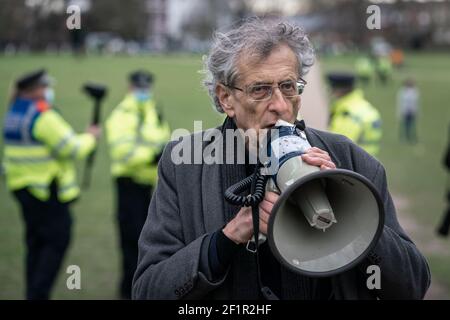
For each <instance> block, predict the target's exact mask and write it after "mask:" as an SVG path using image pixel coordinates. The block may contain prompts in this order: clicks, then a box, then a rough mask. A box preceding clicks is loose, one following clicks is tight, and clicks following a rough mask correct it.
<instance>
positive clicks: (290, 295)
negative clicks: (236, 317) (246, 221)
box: [221, 117, 318, 300]
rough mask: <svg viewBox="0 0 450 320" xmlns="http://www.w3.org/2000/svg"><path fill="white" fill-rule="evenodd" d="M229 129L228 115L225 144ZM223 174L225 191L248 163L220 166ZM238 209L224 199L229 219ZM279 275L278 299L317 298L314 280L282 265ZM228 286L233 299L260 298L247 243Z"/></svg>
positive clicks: (224, 136) (228, 279)
mask: <svg viewBox="0 0 450 320" xmlns="http://www.w3.org/2000/svg"><path fill="white" fill-rule="evenodd" d="M226 129H236V125H235V123H234V121H233V120H232V119H230V118H228V117H227V118H226V119H225V121H224V123H223V125H222V136H223V141H224V146H225V144H226V141H225V140H226V135H225V130H226ZM235 154H236V150H235ZM221 176H222V191H223V192H225V190H226V189H227V188H228V187H230V186H231V185H233V184H235V183H237V182H239V181H241V180H242V179H244V178H245V177H246V176H247V175H246V166H245V165H237V164H226V163H225V164H223V165H221ZM239 209H240V208H239V207H237V206H233V205H231V204H229V203H228V202H227V201H224V212H225V214H226V217H227V221H230V220H231V219H233V217H234V216H235V215H236V214H237V213H238V211H239ZM263 263H264V261H260V264H263ZM279 278H280V279H281V286H280V287H281V296H280V297H279V298H282V299H299V300H304V299H312V297H318V296H317V293H316V291H317V289H318V286H317V284H318V282H317V281H315V280H314V279H311V278H306V277H303V276H301V275H297V274H295V273H293V272H291V271H290V270H288V269H287V268H285V267H283V266H282V265H281V266H280V276H279ZM226 285H227V286H228V292H229V293H230V296H231V297H233V299H252V300H253V299H260V293H259V291H258V284H257V277H256V261H255V255H254V254H253V253H251V252H249V251H247V250H246V248H245V246H242V247H241V248H240V250H239V251H238V252H237V253H236V256H235V259H234V260H233V264H232V266H231V270H230V274H229V276H228V278H227V280H226Z"/></svg>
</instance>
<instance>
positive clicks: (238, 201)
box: [224, 170, 268, 207]
mask: <svg viewBox="0 0 450 320" xmlns="http://www.w3.org/2000/svg"><path fill="white" fill-rule="evenodd" d="M267 179H268V176H266V175H262V174H261V172H260V170H257V171H256V172H255V173H254V174H253V175H251V176H249V177H247V178H245V179H244V180H242V181H239V182H238V183H236V184H234V185H232V186H231V187H229V188H228V189H227V190H226V191H225V195H224V197H225V200H227V201H228V202H229V203H231V204H234V205H237V206H245V207H251V206H255V205H258V204H259V203H260V202H261V201H262V200H263V198H264V192H265V188H266V183H267ZM253 181H254V182H255V191H254V192H253V194H249V195H247V196H240V195H239V194H240V193H242V192H244V191H245V190H247V189H249V188H250V187H251V185H252V183H253Z"/></svg>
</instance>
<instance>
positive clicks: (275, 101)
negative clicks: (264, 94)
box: [269, 87, 289, 114]
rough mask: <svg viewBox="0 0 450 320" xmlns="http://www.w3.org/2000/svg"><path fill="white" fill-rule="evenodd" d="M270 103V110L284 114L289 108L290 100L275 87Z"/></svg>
mask: <svg viewBox="0 0 450 320" xmlns="http://www.w3.org/2000/svg"><path fill="white" fill-rule="evenodd" d="M269 103H270V105H269V110H270V111H274V112H277V113H279V114H282V113H284V112H286V111H287V110H288V109H289V103H288V101H287V100H286V98H285V97H284V96H283V94H282V93H281V91H280V89H279V88H277V87H276V88H274V89H273V91H272V97H270V101H269Z"/></svg>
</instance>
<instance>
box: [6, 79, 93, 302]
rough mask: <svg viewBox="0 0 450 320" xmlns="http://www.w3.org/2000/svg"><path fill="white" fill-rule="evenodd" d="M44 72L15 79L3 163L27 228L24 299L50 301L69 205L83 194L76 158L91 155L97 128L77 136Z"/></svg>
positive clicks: (65, 240)
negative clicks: (58, 107) (54, 104)
mask: <svg viewBox="0 0 450 320" xmlns="http://www.w3.org/2000/svg"><path fill="white" fill-rule="evenodd" d="M50 84H51V81H50V78H49V76H48V75H47V73H46V71H45V70H39V71H35V72H33V73H30V74H27V75H25V76H23V77H22V78H20V79H19V80H18V81H17V82H16V92H15V94H14V97H13V100H12V102H11V106H10V107H9V110H8V112H7V114H6V117H5V121H4V142H5V149H4V167H5V175H6V182H7V186H8V188H9V189H10V190H11V191H12V192H13V194H14V196H15V198H16V199H17V201H18V202H19V204H20V207H21V209H22V214H23V218H24V222H25V227H26V245H27V250H26V297H27V299H48V298H49V296H50V291H51V288H52V285H53V283H54V281H55V278H56V276H57V273H58V270H59V268H60V266H61V262H62V260H63V257H64V254H65V252H66V249H67V247H68V245H69V240H70V229H71V215H70V212H69V206H70V203H71V202H73V201H74V200H75V199H76V198H77V197H78V195H79V193H80V189H79V187H78V185H77V183H76V172H75V164H74V161H75V160H78V159H83V158H85V157H86V156H87V155H89V154H90V153H91V152H92V151H93V150H94V148H95V146H96V139H97V138H98V136H99V134H100V130H99V128H98V127H95V126H92V127H90V128H89V129H88V130H87V132H86V133H83V134H76V133H75V132H74V130H73V129H72V127H71V126H70V125H69V124H68V123H67V122H66V121H65V120H64V119H63V117H62V116H61V115H60V114H59V113H58V112H57V111H55V110H54V109H53V108H52V102H53V101H52V100H53V96H54V95H53V91H52V88H51V86H50Z"/></svg>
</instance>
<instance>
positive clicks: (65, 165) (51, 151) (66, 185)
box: [3, 98, 96, 202]
mask: <svg viewBox="0 0 450 320" xmlns="http://www.w3.org/2000/svg"><path fill="white" fill-rule="evenodd" d="M4 143H5V149H4V159H3V161H4V163H3V164H4V167H5V173H6V182H7V186H8V188H9V189H10V190H13V191H14V190H19V189H22V188H27V189H28V190H29V191H30V192H31V194H33V195H34V196H35V197H36V198H38V199H40V200H42V201H46V200H48V199H49V197H50V188H49V186H50V184H51V183H52V181H54V180H56V183H57V185H58V199H59V201H61V202H68V201H71V200H73V199H75V198H76V197H77V196H78V195H79V193H80V189H79V187H78V184H77V181H76V171H75V163H74V160H78V159H83V158H85V157H86V156H87V155H89V154H90V153H91V152H92V151H93V150H94V148H95V144H96V141H95V137H94V136H93V135H92V134H89V133H84V134H76V133H75V132H74V131H73V129H72V128H71V126H70V125H69V124H68V123H67V122H66V121H65V120H64V119H63V118H62V117H61V115H60V114H59V113H58V112H56V111H55V110H53V109H51V108H50V106H49V105H48V103H47V102H46V101H45V100H38V101H33V100H27V99H21V98H17V99H16V100H15V101H14V103H13V104H12V106H11V107H10V108H9V110H8V112H7V114H6V117H5V122H4Z"/></svg>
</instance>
